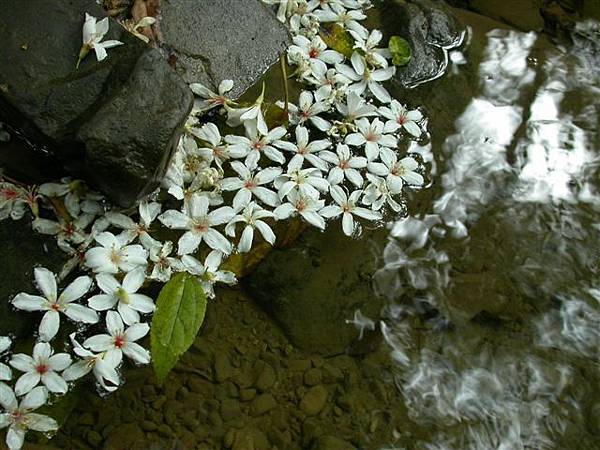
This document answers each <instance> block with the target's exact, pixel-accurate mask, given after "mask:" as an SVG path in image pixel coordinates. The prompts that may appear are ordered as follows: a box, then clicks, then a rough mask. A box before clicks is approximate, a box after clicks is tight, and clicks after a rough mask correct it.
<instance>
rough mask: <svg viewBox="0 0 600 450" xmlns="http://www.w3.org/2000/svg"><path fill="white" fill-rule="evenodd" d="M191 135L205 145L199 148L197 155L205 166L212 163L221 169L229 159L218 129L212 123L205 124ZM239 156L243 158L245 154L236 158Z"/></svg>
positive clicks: (226, 147)
mask: <svg viewBox="0 0 600 450" xmlns="http://www.w3.org/2000/svg"><path fill="white" fill-rule="evenodd" d="M193 133H194V136H196V137H197V138H198V139H200V140H202V141H204V143H205V145H206V147H199V148H198V153H200V155H201V156H202V158H203V159H204V161H206V163H207V164H211V163H212V162H213V161H214V162H215V163H216V164H217V166H218V167H221V166H222V164H223V163H224V162H225V161H227V160H228V159H229V158H230V155H229V148H228V146H227V145H224V144H223V142H222V138H221V133H220V132H219V128H217V126H216V125H215V124H214V123H211V122H209V123H206V124H204V125H203V126H202V127H201V128H200V129H194V130H193ZM241 156H245V153H244V154H242V155H239V156H237V157H241Z"/></svg>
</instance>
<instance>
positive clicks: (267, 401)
mask: <svg viewBox="0 0 600 450" xmlns="http://www.w3.org/2000/svg"><path fill="white" fill-rule="evenodd" d="M276 406H277V401H276V400H275V398H274V397H273V396H272V395H271V394H262V395H259V396H258V397H256V398H255V399H254V400H253V401H252V404H251V405H250V414H251V415H252V416H253V417H256V416H260V415H263V414H265V413H266V412H268V411H270V410H272V409H273V408H275V407H276Z"/></svg>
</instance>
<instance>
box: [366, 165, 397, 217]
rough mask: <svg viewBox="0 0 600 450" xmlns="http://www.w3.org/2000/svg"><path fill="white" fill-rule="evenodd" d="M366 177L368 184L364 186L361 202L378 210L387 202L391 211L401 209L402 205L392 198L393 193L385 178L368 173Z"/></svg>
mask: <svg viewBox="0 0 600 450" xmlns="http://www.w3.org/2000/svg"><path fill="white" fill-rule="evenodd" d="M367 179H368V180H369V184H368V185H367V187H366V188H365V192H364V195H363V197H362V203H363V204H365V205H367V206H370V207H371V209H373V210H374V211H379V210H380V209H381V208H382V207H383V205H384V204H385V203H387V204H388V205H389V206H390V208H392V210H393V211H395V212H400V211H402V205H400V204H399V203H398V202H397V201H396V200H395V199H394V197H393V195H394V194H392V193H391V192H390V189H389V187H388V183H387V181H386V180H385V178H381V177H378V176H375V175H372V174H370V173H368V174H367Z"/></svg>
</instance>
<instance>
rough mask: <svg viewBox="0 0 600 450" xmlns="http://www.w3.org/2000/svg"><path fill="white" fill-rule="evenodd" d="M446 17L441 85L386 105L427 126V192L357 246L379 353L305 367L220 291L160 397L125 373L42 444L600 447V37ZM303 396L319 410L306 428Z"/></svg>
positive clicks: (316, 359) (580, 28)
mask: <svg viewBox="0 0 600 450" xmlns="http://www.w3.org/2000/svg"><path fill="white" fill-rule="evenodd" d="M459 15H460V19H461V20H462V22H463V23H465V24H467V25H468V26H469V31H468V35H467V37H466V40H465V43H464V44H463V46H462V47H461V48H460V49H458V50H455V51H453V52H451V53H450V64H449V67H448V72H447V74H446V75H445V76H444V77H442V78H440V79H438V80H435V81H432V82H430V83H426V84H424V85H421V86H419V87H417V88H415V89H412V90H410V91H406V90H400V89H397V90H396V92H395V95H396V96H397V97H398V98H400V99H404V100H408V101H409V102H410V103H411V104H412V106H419V105H422V106H423V107H424V111H425V112H426V115H427V117H428V118H429V123H428V129H429V133H430V138H429V139H427V140H425V141H423V142H419V143H412V144H411V146H410V148H409V149H408V150H409V151H411V152H414V153H417V154H419V155H420V156H421V158H422V159H423V161H425V162H426V165H427V167H428V169H429V182H430V184H429V186H427V187H426V188H425V189H423V190H421V191H419V192H414V193H413V194H412V195H411V198H409V199H407V206H408V210H409V215H408V217H406V218H402V219H400V220H396V221H391V222H390V223H388V224H387V226H386V227H385V228H384V229H381V230H378V231H376V232H374V233H371V234H367V236H366V237H365V238H364V239H368V240H369V246H370V248H372V249H375V250H374V252H373V254H366V255H364V257H365V258H371V259H372V263H373V265H374V267H375V268H376V270H374V273H373V277H372V283H373V286H374V289H375V292H376V293H377V295H378V296H379V297H381V299H383V305H384V306H383V309H382V312H381V315H380V316H379V317H368V319H367V318H364V317H362V316H359V317H362V320H363V321H362V322H361V323H362V324H363V325H366V326H367V327H368V326H369V325H377V326H378V327H379V329H380V331H381V336H382V337H383V338H382V339H381V342H380V344H379V346H378V347H377V350H376V351H374V352H372V353H370V354H365V352H362V353H361V354H360V355H354V356H348V355H339V356H336V357H333V358H322V357H320V356H317V355H315V354H312V353H310V352H302V351H299V350H298V349H295V348H293V347H292V346H290V344H289V343H288V342H287V341H286V338H285V336H284V335H283V334H282V333H281V332H280V331H279V330H278V329H277V326H276V325H275V324H274V323H273V322H271V321H270V320H269V318H268V317H267V316H265V314H264V313H263V312H262V311H260V310H259V309H258V308H257V307H256V306H254V305H253V304H252V303H251V302H250V301H249V300H248V298H251V297H252V292H244V291H232V290H222V291H221V292H220V293H218V295H217V298H218V299H219V300H218V301H217V302H215V305H214V308H213V312H212V313H211V314H212V315H213V317H212V319H211V318H209V320H208V322H209V324H208V325H207V329H206V330H205V331H204V332H203V335H202V336H201V337H200V338H199V340H198V342H197V343H196V344H195V345H194V349H192V351H191V352H190V355H187V356H186V358H184V361H183V363H182V364H181V365H180V367H179V368H178V369H177V371H176V375H175V377H173V378H172V380H171V381H170V382H169V383H168V385H167V386H165V387H163V388H159V387H155V386H154V385H153V384H152V382H151V381H147V380H149V379H150V378H151V374H150V373H149V370H147V369H135V370H133V371H131V373H130V374H128V376H127V379H128V384H127V385H126V386H125V387H124V388H123V389H122V390H123V391H124V392H122V393H121V392H119V393H117V394H115V395H112V396H110V397H109V398H108V399H105V400H99V399H96V398H94V395H95V393H94V392H92V390H90V392H83V393H81V398H82V399H83V400H80V402H79V404H78V405H77V406H76V407H75V412H74V413H72V414H71V416H70V417H71V418H72V419H71V418H70V419H69V420H68V422H67V424H66V425H65V426H64V428H63V430H62V431H61V432H60V433H59V435H58V436H57V437H56V438H55V439H54V440H53V441H51V442H50V445H52V444H55V445H57V446H58V447H59V448H107V449H117V448H201V449H216V448H234V449H235V450H244V449H254V450H259V449H263V448H264V449H275V448H277V449H284V448H285V449H298V448H312V449H317V450H318V449H321V450H328V449H329V450H335V449H340V450H344V449H348V450H349V449H351V448H360V449H383V448H385V449H398V450H400V449H423V450H425V449H426V450H442V449H443V450H446V449H448V450H463V449H465V450H489V449H502V450H518V449H536V450H537V449H557V450H558V449H560V450H563V449H573V450H594V449H600V247H599V246H598V242H600V191H599V190H600V137H599V135H598V132H597V128H598V124H599V114H600V65H599V64H598V63H599V62H600V24H599V23H597V22H592V21H589V22H581V23H579V24H578V25H577V32H576V33H575V34H574V42H573V44H572V45H570V46H566V45H565V46H563V45H560V44H556V43H553V42H551V41H550V39H549V38H548V37H547V36H545V35H542V34H536V33H526V32H520V31H515V30H513V29H510V28H509V27H507V26H504V25H502V24H500V23H497V22H494V21H492V20H489V19H486V18H484V17H482V16H478V15H475V14H471V13H467V12H460V13H459ZM331 228H337V227H331ZM327 233H339V231H337V230H335V231H329V230H328V231H327ZM347 245H348V246H352V245H354V243H353V242H352V241H348V242H347ZM320 294H321V293H315V295H320ZM347 319H348V318H340V322H339V326H340V327H345V326H348V324H347V323H346V320H347ZM307 320H308V319H307ZM369 320H370V321H369ZM371 321H372V322H371ZM358 322H360V321H358ZM359 325H360V323H359ZM323 339H327V337H326V336H323ZM223 355H227V356H226V357H224V356H223ZM223 358H225V359H223ZM256 361H258V363H257V362H256ZM267 366H268V367H270V369H268V370H267V369H266V367H267ZM265 371H266V372H268V373H270V371H271V372H272V377H271V378H272V379H273V380H274V381H272V382H270V381H269V380H267V381H265V380H264V378H265V377H266V378H269V374H267V375H263V374H264V373H265ZM244 377H250V378H252V377H254V379H253V380H249V381H247V383H246V381H244V380H245V378H244ZM261 377H263V381H262V382H259V381H258V380H256V378H258V379H260V378H261ZM307 377H308V378H307ZM313 378H314V379H313ZM232 380H233V382H232ZM258 383H262V387H261V386H259V385H257V384H258ZM315 386H325V398H327V401H326V402H327V404H326V405H325V406H324V407H322V408H323V409H322V412H321V413H319V415H315V416H314V417H310V418H308V419H307V418H306V416H307V415H308V416H312V415H311V414H303V413H302V412H300V411H299V409H302V408H299V406H298V404H299V402H300V403H301V402H302V401H303V400H301V399H303V398H305V396H306V393H307V391H310V390H311V389H312V388H313V387H315ZM252 391H253V392H252ZM257 392H258V393H259V394H260V395H259V397H261V396H265V395H268V396H270V397H271V398H272V399H273V402H275V403H274V405H275V406H273V405H272V404H271V403H269V404H268V405H267V404H263V405H262V406H261V405H258V403H259V402H258V401H256V399H257V398H259V397H255V395H257ZM261 392H262V394H261ZM315 395H316V394H315ZM190 398H191V400H190ZM268 401H269V402H270V401H271V400H270V399H268ZM194 402H196V403H194ZM246 402H248V403H246ZM265 402H267V400H265ZM199 403H201V404H202V406H201V407H200V406H198V407H197V409H194V408H196V407H195V406H193V405H197V404H199ZM263 403H264V402H263ZM267 403H268V402H267ZM255 404H257V405H258V406H254V405H255ZM178 405H179V406H178ZM190 405H192V406H190ZM247 405H250V406H247ZM269 405H270V406H269ZM261 407H264V408H266V409H265V411H264V412H263V411H262V409H261V410H258V408H261ZM182 410H183V412H182ZM92 411H94V413H93V414H92ZM98 411H99V412H98ZM304 412H305V413H306V411H304ZM186 414H187V415H188V416H190V414H191V416H192V417H191V418H189V417H188V419H186V418H185V416H186ZM132 439H133V440H132Z"/></svg>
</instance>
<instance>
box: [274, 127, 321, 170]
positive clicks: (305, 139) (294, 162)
mask: <svg viewBox="0 0 600 450" xmlns="http://www.w3.org/2000/svg"><path fill="white" fill-rule="evenodd" d="M273 145H275V146H276V147H278V148H280V149H282V150H286V151H288V152H291V153H294V156H293V158H292V159H291V160H290V162H289V163H288V171H294V170H298V169H301V168H302V165H303V164H304V160H306V161H308V162H309V163H310V164H311V165H312V166H313V167H316V168H317V169H319V170H321V171H323V172H325V171H327V170H328V164H327V162H326V161H324V160H323V159H321V158H320V156H319V154H318V152H321V151H323V150H325V149H327V148H329V147H331V141H330V140H329V139H321V140H318V141H312V142H309V135H308V129H306V127H304V126H302V125H298V126H297V127H296V143H295V144H294V143H293V142H290V141H282V140H281V141H276V142H274V144H273Z"/></svg>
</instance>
